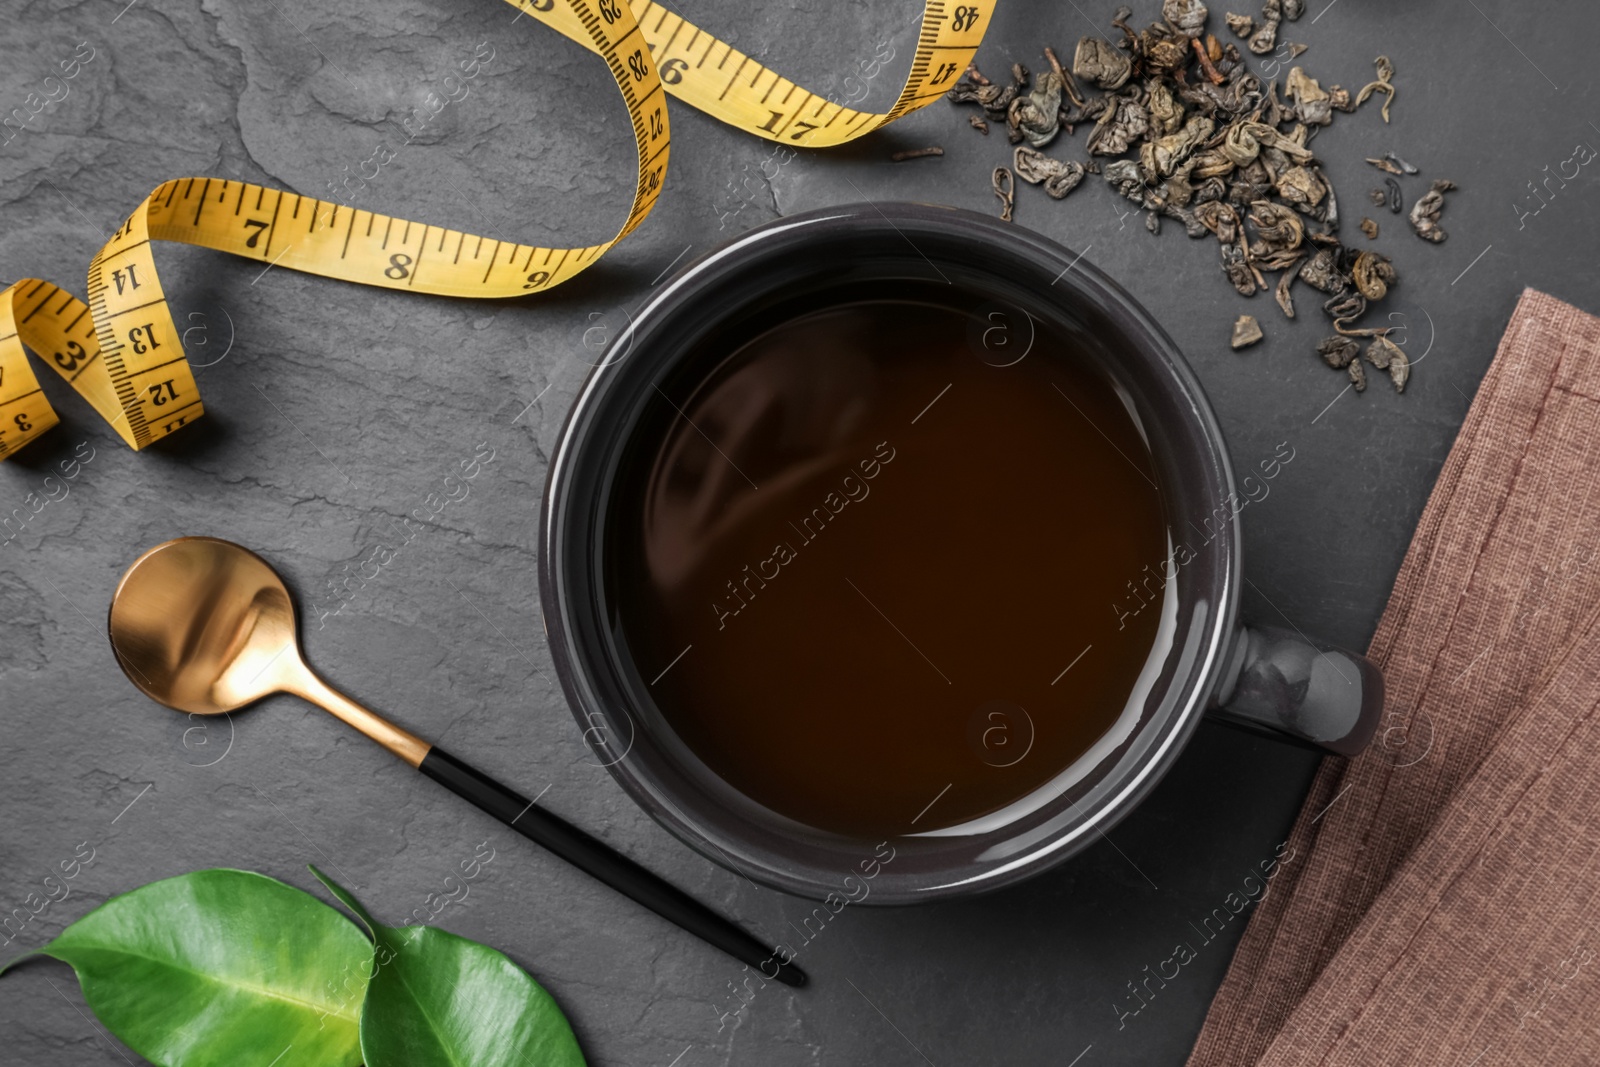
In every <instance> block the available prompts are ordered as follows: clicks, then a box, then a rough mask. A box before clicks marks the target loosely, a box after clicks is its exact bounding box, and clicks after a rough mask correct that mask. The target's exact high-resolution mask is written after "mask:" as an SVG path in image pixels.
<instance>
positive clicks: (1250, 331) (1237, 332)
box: [1229, 315, 1262, 352]
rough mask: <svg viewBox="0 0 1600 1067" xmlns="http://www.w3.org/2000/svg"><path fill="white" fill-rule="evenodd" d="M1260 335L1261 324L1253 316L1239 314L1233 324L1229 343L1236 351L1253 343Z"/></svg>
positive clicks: (1259, 338)
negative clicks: (1231, 338) (1231, 337)
mask: <svg viewBox="0 0 1600 1067" xmlns="http://www.w3.org/2000/svg"><path fill="white" fill-rule="evenodd" d="M1261 337H1262V333H1261V324H1260V323H1259V322H1257V321H1256V318H1255V316H1254V315H1240V316H1239V318H1238V320H1237V321H1236V322H1234V324H1233V340H1232V341H1230V342H1229V343H1230V344H1232V345H1233V349H1234V351H1236V352H1237V351H1238V350H1239V349H1241V348H1248V347H1250V346H1251V345H1253V344H1255V343H1256V342H1257V341H1259V340H1261Z"/></svg>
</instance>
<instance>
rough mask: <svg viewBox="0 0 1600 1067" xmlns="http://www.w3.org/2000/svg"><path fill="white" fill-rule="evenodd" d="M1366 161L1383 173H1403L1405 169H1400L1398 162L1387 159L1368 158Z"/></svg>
mask: <svg viewBox="0 0 1600 1067" xmlns="http://www.w3.org/2000/svg"><path fill="white" fill-rule="evenodd" d="M1367 162H1368V163H1371V164H1372V165H1373V166H1374V167H1377V168H1378V169H1379V170H1381V171H1383V172H1384V173H1385V174H1404V173H1405V171H1403V170H1401V169H1400V164H1398V163H1393V162H1390V161H1389V160H1387V159H1371V158H1369V159H1368V160H1367Z"/></svg>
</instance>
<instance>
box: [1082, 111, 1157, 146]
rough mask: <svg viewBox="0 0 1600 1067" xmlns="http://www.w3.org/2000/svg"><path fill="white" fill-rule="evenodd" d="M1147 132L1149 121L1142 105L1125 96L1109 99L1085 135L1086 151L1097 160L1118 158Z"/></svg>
mask: <svg viewBox="0 0 1600 1067" xmlns="http://www.w3.org/2000/svg"><path fill="white" fill-rule="evenodd" d="M1111 104H1114V105H1115V106H1111ZM1149 128H1150V119H1149V115H1148V113H1147V112H1146V111H1145V109H1144V105H1143V104H1141V103H1139V102H1138V101H1136V100H1130V99H1128V98H1127V97H1125V96H1114V97H1111V98H1110V102H1109V103H1108V106H1107V107H1106V110H1105V114H1103V115H1101V116H1100V121H1099V122H1096V123H1095V124H1094V130H1093V131H1092V132H1091V133H1090V134H1089V139H1088V142H1087V144H1088V146H1089V151H1090V152H1091V153H1093V154H1094V155H1097V156H1120V155H1122V153H1124V152H1126V151H1127V150H1128V148H1129V146H1131V145H1132V144H1133V143H1134V141H1136V140H1137V139H1138V138H1140V137H1142V136H1143V135H1144V133H1145V131H1146V130H1148V129H1149Z"/></svg>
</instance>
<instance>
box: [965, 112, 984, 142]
mask: <svg viewBox="0 0 1600 1067" xmlns="http://www.w3.org/2000/svg"><path fill="white" fill-rule="evenodd" d="M967 124H968V125H970V126H971V127H972V128H973V129H975V130H977V131H978V132H979V133H981V134H983V135H984V136H985V137H987V136H989V124H988V123H987V122H985V121H983V118H982V117H981V116H978V115H968V116H967Z"/></svg>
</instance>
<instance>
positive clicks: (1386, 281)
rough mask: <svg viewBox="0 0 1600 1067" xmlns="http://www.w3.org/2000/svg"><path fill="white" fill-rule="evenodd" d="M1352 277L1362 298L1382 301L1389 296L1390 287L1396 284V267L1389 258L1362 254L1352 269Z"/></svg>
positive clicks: (1368, 253)
mask: <svg viewBox="0 0 1600 1067" xmlns="http://www.w3.org/2000/svg"><path fill="white" fill-rule="evenodd" d="M1350 277H1351V278H1352V279H1354V281H1355V283H1356V288H1357V289H1359V290H1360V291H1361V295H1362V296H1364V297H1366V298H1367V299H1368V300H1382V299H1383V298H1384V297H1385V296H1387V295H1389V286H1390V285H1392V284H1394V279H1395V273H1394V265H1393V264H1392V263H1390V262H1389V257H1388V256H1384V255H1379V254H1378V253H1377V252H1362V253H1361V254H1360V255H1358V256H1356V261H1355V263H1354V265H1352V266H1351V268H1350Z"/></svg>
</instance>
